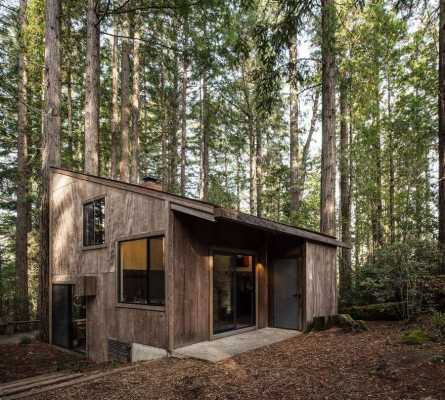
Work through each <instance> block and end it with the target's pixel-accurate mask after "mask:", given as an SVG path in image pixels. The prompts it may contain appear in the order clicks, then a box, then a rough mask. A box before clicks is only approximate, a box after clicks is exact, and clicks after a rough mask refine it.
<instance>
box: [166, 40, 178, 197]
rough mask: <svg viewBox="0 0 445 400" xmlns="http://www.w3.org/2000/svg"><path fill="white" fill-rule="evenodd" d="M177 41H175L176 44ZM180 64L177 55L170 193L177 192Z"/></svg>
mask: <svg viewBox="0 0 445 400" xmlns="http://www.w3.org/2000/svg"><path fill="white" fill-rule="evenodd" d="M176 42H177V41H176V40H175V43H176ZM178 67H179V62H178V55H177V53H176V54H175V56H174V61H173V68H172V69H173V82H172V83H173V87H172V90H171V93H170V99H169V100H170V101H169V110H170V118H169V130H168V131H169V140H168V147H169V149H168V161H169V167H168V171H169V173H168V176H169V184H168V186H169V191H171V192H175V191H176V190H177V184H178V179H177V169H178V125H179V102H178V99H179V70H178Z"/></svg>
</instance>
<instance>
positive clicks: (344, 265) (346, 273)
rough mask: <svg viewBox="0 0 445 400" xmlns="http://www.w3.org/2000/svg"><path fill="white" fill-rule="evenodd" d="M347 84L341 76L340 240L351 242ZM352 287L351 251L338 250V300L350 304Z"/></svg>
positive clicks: (345, 249)
mask: <svg viewBox="0 0 445 400" xmlns="http://www.w3.org/2000/svg"><path fill="white" fill-rule="evenodd" d="M347 90H348V83H347V81H346V78H345V77H344V76H343V77H342V81H341V83H340V226H341V240H342V241H343V242H346V243H350V242H351V188H350V174H351V171H350V168H349V166H350V162H349V159H350V151H349V132H348V124H347V117H348V105H347V101H348V96H347V94H348V93H347ZM351 287H352V259H351V249H347V248H342V249H341V250H340V300H341V302H342V303H343V304H349V303H350V295H351Z"/></svg>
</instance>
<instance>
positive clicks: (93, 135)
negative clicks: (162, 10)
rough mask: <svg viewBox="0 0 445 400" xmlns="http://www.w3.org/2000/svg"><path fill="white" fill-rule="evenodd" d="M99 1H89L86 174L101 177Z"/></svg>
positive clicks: (86, 74) (86, 81) (86, 73)
mask: <svg viewBox="0 0 445 400" xmlns="http://www.w3.org/2000/svg"><path fill="white" fill-rule="evenodd" d="M98 12H99V0H88V10H87V51H86V63H87V64H86V70H85V165H84V171H85V173H86V174H92V175H99V83H100V25H99V17H98Z"/></svg>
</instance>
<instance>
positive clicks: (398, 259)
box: [354, 241, 439, 317]
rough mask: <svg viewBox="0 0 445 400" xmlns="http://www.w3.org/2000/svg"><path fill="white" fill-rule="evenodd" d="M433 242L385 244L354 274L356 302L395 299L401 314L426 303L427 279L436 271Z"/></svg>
mask: <svg viewBox="0 0 445 400" xmlns="http://www.w3.org/2000/svg"><path fill="white" fill-rule="evenodd" d="M438 261H439V254H438V250H437V245H436V243H434V242H427V241H407V242H400V243H395V244H393V245H388V246H385V247H383V248H381V249H379V250H378V251H376V252H375V253H374V254H373V255H372V256H370V257H369V258H368V260H367V262H366V263H365V264H364V265H362V266H361V267H360V268H359V269H358V271H356V274H355V288H354V298H355V302H356V304H378V303H387V302H397V303H401V304H403V305H404V307H403V309H402V310H401V312H402V315H403V316H404V317H407V316H409V314H411V313H412V312H416V311H420V310H421V309H424V308H426V307H429V306H430V303H431V294H430V292H429V291H428V288H427V282H428V281H429V280H430V279H431V278H432V276H433V275H434V274H435V273H437V271H438Z"/></svg>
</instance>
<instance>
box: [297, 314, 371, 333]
mask: <svg viewBox="0 0 445 400" xmlns="http://www.w3.org/2000/svg"><path fill="white" fill-rule="evenodd" d="M332 327H339V328H342V329H343V331H345V332H364V331H367V330H368V327H367V326H366V324H365V322H364V321H361V320H355V319H354V318H352V317H351V316H350V315H349V314H338V315H331V316H327V317H315V318H314V319H313V321H312V322H311V323H310V324H309V325H308V326H307V327H306V329H305V333H309V332H318V331H324V330H327V329H330V328H332Z"/></svg>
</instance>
